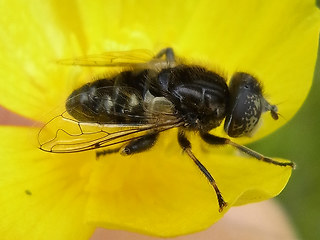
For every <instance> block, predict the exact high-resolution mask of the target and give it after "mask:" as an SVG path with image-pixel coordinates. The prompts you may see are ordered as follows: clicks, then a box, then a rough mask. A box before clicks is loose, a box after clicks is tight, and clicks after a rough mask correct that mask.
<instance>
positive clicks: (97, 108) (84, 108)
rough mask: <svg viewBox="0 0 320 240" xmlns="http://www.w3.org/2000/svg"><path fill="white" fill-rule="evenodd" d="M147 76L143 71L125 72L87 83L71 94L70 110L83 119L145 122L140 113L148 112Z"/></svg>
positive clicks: (122, 122) (69, 100)
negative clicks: (144, 100) (145, 100)
mask: <svg viewBox="0 0 320 240" xmlns="http://www.w3.org/2000/svg"><path fill="white" fill-rule="evenodd" d="M143 76H144V75H143V73H139V74H136V73H134V72H132V71H125V72H122V73H120V74H118V75H116V76H114V77H113V78H110V79H100V80H96V81H94V82H92V83H88V84H85V85H84V86H82V87H81V88H79V89H77V90H75V91H73V93H72V94H71V95H70V96H69V97H68V100H67V103H66V109H67V111H68V113H69V114H70V115H71V116H73V117H74V118H75V119H77V120H79V121H83V122H95V123H102V124H103V123H109V124H110V123H115V124H116V123H121V124H126V123H141V121H143V118H142V117H137V116H138V115H139V116H142V115H143V113H144V111H143V104H142V96H143V91H144V89H143V87H142V86H144V83H142V82H143V81H144V77H143ZM132 83H135V87H133V86H132ZM140 86H141V87H140Z"/></svg>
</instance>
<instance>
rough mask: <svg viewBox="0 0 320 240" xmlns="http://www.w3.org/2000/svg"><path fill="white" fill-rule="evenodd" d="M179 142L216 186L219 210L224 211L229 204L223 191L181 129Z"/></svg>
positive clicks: (214, 186)
mask: <svg viewBox="0 0 320 240" xmlns="http://www.w3.org/2000/svg"><path fill="white" fill-rule="evenodd" d="M178 142H179V144H180V146H181V147H182V149H183V150H184V151H185V152H186V153H187V154H188V155H189V157H190V158H191V159H192V160H193V162H194V163H195V164H196V165H197V167H198V168H199V169H200V171H201V172H202V173H203V174H204V175H205V177H206V178H207V179H208V180H209V182H210V184H211V185H212V187H213V188H214V190H215V192H216V195H217V198H218V203H219V212H222V211H223V208H224V207H226V206H227V202H225V201H224V199H223V197H222V195H221V192H220V190H219V188H218V186H217V184H216V181H215V180H214V178H213V177H212V176H211V174H210V173H209V171H208V170H207V169H206V167H205V166H203V165H202V163H201V162H200V161H199V160H198V159H197V158H196V157H195V156H194V155H193V153H192V151H191V143H190V141H189V140H188V139H187V137H186V136H185V134H184V132H183V131H181V130H180V131H179V133H178Z"/></svg>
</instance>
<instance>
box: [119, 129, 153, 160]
mask: <svg viewBox="0 0 320 240" xmlns="http://www.w3.org/2000/svg"><path fill="white" fill-rule="evenodd" d="M158 135H159V133H150V134H146V135H144V136H142V137H141V138H138V139H135V140H132V141H131V142H129V144H128V145H126V146H125V147H124V148H123V150H122V151H121V154H123V155H131V154H134V153H139V152H143V151H146V150H148V149H149V148H151V147H152V146H153V145H154V144H155V143H156V141H157V138H158Z"/></svg>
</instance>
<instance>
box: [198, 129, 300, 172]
mask: <svg viewBox="0 0 320 240" xmlns="http://www.w3.org/2000/svg"><path fill="white" fill-rule="evenodd" d="M200 136H201V138H202V139H203V140H204V141H205V142H207V143H209V144H213V145H224V144H229V145H231V146H233V147H235V148H237V149H239V150H240V151H241V152H244V153H246V154H248V155H250V156H251V157H254V158H256V159H258V160H261V161H264V162H267V163H272V164H274V165H278V166H290V167H292V168H294V167H295V164H294V163H293V162H291V161H290V162H278V161H276V160H273V159H271V158H268V157H265V156H263V155H262V154H260V153H258V152H256V151H253V150H252V149H250V148H247V147H245V146H242V145H240V144H237V143H235V142H233V141H231V140H230V139H228V138H223V137H217V136H214V135H212V134H209V133H200Z"/></svg>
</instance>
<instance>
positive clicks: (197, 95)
mask: <svg viewBox="0 0 320 240" xmlns="http://www.w3.org/2000/svg"><path fill="white" fill-rule="evenodd" d="M137 56H141V53H140V52H139V51H136V52H135V51H130V52H110V53H107V54H104V55H96V56H89V57H83V58H77V59H71V60H61V61H60V63H62V64H67V65H80V66H104V67H124V68H127V70H123V71H122V72H120V73H118V74H115V75H114V76H111V77H108V78H101V79H98V80H96V81H94V82H89V83H87V84H85V85H83V86H82V87H80V88H78V89H76V90H74V91H73V92H72V93H71V94H70V96H69V97H68V99H67V101H66V104H65V108H66V111H65V112H64V113H63V114H61V115H59V116H57V117H55V118H53V119H51V120H50V121H49V122H48V123H47V124H46V125H45V126H44V127H43V128H42V129H41V130H40V132H39V136H38V139H39V144H40V149H41V150H44V151H47V152H53V153H73V152H81V151H87V150H97V149H100V148H104V149H105V150H103V151H97V156H100V155H103V154H108V153H112V152H120V153H121V154H123V155H132V154H135V153H139V152H143V151H146V150H148V149H150V148H152V146H153V145H154V144H155V143H156V141H157V137H158V135H159V134H160V133H161V132H163V131H166V130H168V129H172V128H178V136H177V140H178V143H179V145H180V146H181V148H182V149H183V150H184V151H185V152H186V153H187V154H188V156H189V157H190V158H191V159H192V160H193V161H194V163H195V164H196V166H197V167H198V168H199V170H200V171H201V172H202V173H203V174H204V176H205V177H206V178H207V179H208V180H209V182H210V184H211V185H212V187H213V188H214V190H215V193H216V195H217V199H218V203H219V211H220V212H221V211H222V210H223V208H224V207H225V206H227V202H226V201H225V200H224V199H223V197H222V194H221V192H220V190H219V188H218V186H217V184H216V182H215V180H214V178H213V177H212V175H211V174H210V172H209V171H208V170H207V169H206V167H205V166H204V165H202V163H201V162H200V161H199V160H198V159H197V158H196V156H195V155H194V154H193V152H192V147H191V143H190V141H189V140H188V138H187V136H186V132H187V131H194V132H197V133H198V134H199V135H200V137H201V138H202V139H203V140H204V141H205V142H207V143H209V144H212V145H226V144H229V145H231V146H233V147H235V148H236V149H238V150H240V151H242V152H244V153H246V154H247V155H250V156H252V157H254V158H256V159H258V160H261V161H264V162H268V163H271V164H275V165H279V166H291V167H293V166H294V164H293V163H292V162H285V163H284V162H278V161H275V160H273V159H271V158H268V157H265V156H263V155H261V154H260V153H257V152H255V151H253V150H251V149H249V148H247V147H245V146H242V145H239V144H237V143H235V142H233V141H231V140H230V139H229V138H224V137H219V136H215V135H212V134H210V133H209V132H210V130H212V129H214V128H217V127H218V126H220V125H221V123H222V121H223V120H225V123H224V129H225V132H226V133H227V134H228V135H229V136H230V137H233V138H236V137H241V136H244V135H250V134H252V133H253V131H254V130H255V128H256V127H257V124H258V122H259V120H260V117H261V115H262V113H264V112H267V111H269V112H270V113H271V117H272V118H273V119H275V120H277V119H278V113H277V107H276V105H272V104H270V103H269V102H268V101H267V100H266V99H265V98H264V96H263V94H262V87H261V84H260V83H259V82H258V80H257V79H256V78H255V77H254V76H252V75H250V74H249V73H245V72H236V73H234V74H233V76H232V78H231V80H230V83H229V86H228V85H227V83H226V79H224V78H223V77H222V76H220V75H219V74H217V73H215V72H213V71H209V70H207V69H206V68H204V67H201V66H198V65H188V64H183V63H182V62H180V61H179V60H177V59H176V57H175V54H174V51H173V49H172V48H165V49H163V50H161V51H160V52H159V53H158V54H157V55H156V56H155V57H153V58H151V59H150V60H149V61H144V60H143V59H144V58H143V57H142V58H139V57H137ZM61 120H63V124H65V123H66V122H69V123H70V124H71V125H73V127H74V128H75V129H77V131H78V132H77V133H71V132H67V131H65V130H63V127H64V126H59V123H55V122H56V121H61ZM54 124H57V127H56V129H57V130H56V132H55V134H54V136H53V137H52V138H51V139H49V140H44V139H42V136H41V135H42V133H43V131H45V130H46V129H47V128H48V127H49V126H51V125H54ZM90 124H91V125H92V124H96V126H97V130H96V131H92V130H90V131H86V130H85V129H86V127H87V126H89V125H90ZM60 125H61V124H60ZM101 126H103V127H104V128H107V129H109V130H108V131H106V130H102V128H101ZM119 128H120V129H119ZM62 134H64V136H65V137H61V135H62Z"/></svg>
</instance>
